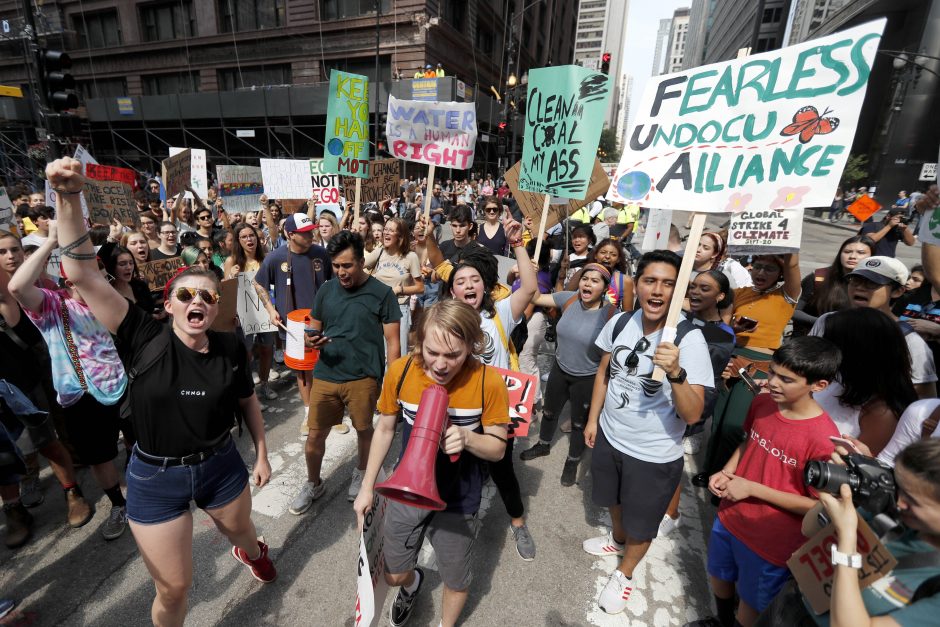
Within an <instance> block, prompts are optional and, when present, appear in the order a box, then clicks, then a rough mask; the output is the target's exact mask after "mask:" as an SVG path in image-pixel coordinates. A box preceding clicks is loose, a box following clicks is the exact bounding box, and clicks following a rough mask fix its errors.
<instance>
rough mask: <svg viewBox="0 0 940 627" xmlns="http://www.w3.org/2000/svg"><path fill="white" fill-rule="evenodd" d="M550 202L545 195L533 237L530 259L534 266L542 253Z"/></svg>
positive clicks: (548, 195)
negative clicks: (536, 231) (532, 253)
mask: <svg viewBox="0 0 940 627" xmlns="http://www.w3.org/2000/svg"><path fill="white" fill-rule="evenodd" d="M551 200H552V196H551V194H545V200H544V201H543V202H542V219H541V220H540V221H539V232H538V233H537V234H536V236H535V237H536V242H535V257H533V258H532V260H533V261H534V262H535V263H536V264H538V262H539V255H540V254H541V253H542V242H544V241H545V237H544V235H545V223H546V222H547V221H548V205H549V203H550V202H551Z"/></svg>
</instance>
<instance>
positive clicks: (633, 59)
mask: <svg viewBox="0 0 940 627" xmlns="http://www.w3.org/2000/svg"><path fill="white" fill-rule="evenodd" d="M691 6H692V2H691V0H655V1H650V0H631V2H630V3H629V6H628V7H627V34H626V37H625V39H626V42H625V43H624V50H623V53H622V54H623V55H624V57H623V59H624V64H623V71H624V72H625V73H627V74H630V75H631V76H633V96H632V98H631V106H630V123H631V124H632V123H633V118H634V117H635V114H636V105H637V103H638V102H640V100H641V99H642V98H643V90H644V89H646V83H647V82H648V81H649V78H650V74H651V73H652V68H653V50H654V49H655V47H656V31H657V30H658V29H659V20H661V19H663V18H667V17H668V18H671V17H672V12H673V11H674V10H676V9H678V8H679V7H691Z"/></svg>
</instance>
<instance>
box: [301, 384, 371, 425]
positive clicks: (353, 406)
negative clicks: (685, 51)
mask: <svg viewBox="0 0 940 627" xmlns="http://www.w3.org/2000/svg"><path fill="white" fill-rule="evenodd" d="M378 400H379V382H378V381H376V380H375V379H372V378H369V377H367V378H365V379H356V380H355V381H346V382H345V383H332V382H331V381H323V380H322V379H314V380H313V385H312V386H311V387H310V413H309V414H308V415H307V426H308V427H309V428H310V429H329V428H330V427H332V426H333V425H338V424H339V423H341V422H342V421H343V413H344V412H345V410H346V408H349V419H350V421H351V422H352V425H353V428H354V429H355V430H356V431H368V430H369V429H371V428H372V415H373V413H375V404H376V402H377V401H378Z"/></svg>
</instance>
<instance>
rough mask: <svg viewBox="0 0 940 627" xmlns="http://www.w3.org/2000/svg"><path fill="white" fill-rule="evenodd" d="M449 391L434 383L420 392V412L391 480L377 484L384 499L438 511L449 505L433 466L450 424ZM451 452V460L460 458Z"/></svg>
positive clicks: (377, 489)
mask: <svg viewBox="0 0 940 627" xmlns="http://www.w3.org/2000/svg"><path fill="white" fill-rule="evenodd" d="M448 402H449V398H448V396H447V390H445V389H444V388H443V387H441V386H439V385H432V386H431V387H429V388H427V389H425V390H424V392H423V393H422V394H421V402H420V404H419V405H418V414H417V416H415V422H414V425H412V427H411V436H410V437H409V438H408V446H407V447H406V448H405V454H404V455H403V456H402V458H401V463H399V464H398V468H396V469H395V472H393V473H392V476H391V477H389V478H388V481H383V482H382V483H380V484H378V485H377V486H375V491H376V492H378V493H379V494H381V495H382V496H384V497H385V498H389V499H392V500H393V501H398V502H399V503H404V504H405V505H412V506H414V507H419V508H421V509H433V510H437V511H441V510H443V509H444V508H445V507H447V503H445V502H444V501H442V500H441V495H440V493H438V491H437V479H436V477H435V474H434V468H435V466H436V462H437V451H438V449H439V448H440V445H441V439H442V438H443V437H444V433H445V432H446V431H447V427H449V426H450V420H448V419H447V404H448ZM459 456H460V455H459V453H458V454H457V455H451V456H450V459H451V461H452V462H453V461H457V458H458V457H459Z"/></svg>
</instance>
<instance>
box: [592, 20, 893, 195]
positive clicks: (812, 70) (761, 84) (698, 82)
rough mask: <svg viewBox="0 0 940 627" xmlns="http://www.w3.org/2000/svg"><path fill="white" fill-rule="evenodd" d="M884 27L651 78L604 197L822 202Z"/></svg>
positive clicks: (879, 23)
mask: <svg viewBox="0 0 940 627" xmlns="http://www.w3.org/2000/svg"><path fill="white" fill-rule="evenodd" d="M884 25H885V20H883V19H882V20H876V21H874V22H869V23H867V24H863V25H861V26H857V27H855V28H851V29H848V30H845V31H842V32H839V33H836V34H834V35H830V36H829V37H824V38H821V39H814V40H812V41H809V42H806V43H803V44H800V45H797V46H790V47H788V48H783V49H782V50H775V51H773V52H768V53H764V54H758V55H755V56H752V57H745V58H742V59H736V60H734V61H729V62H726V63H717V64H714V65H708V66H704V67H700V68H695V69H693V70H689V71H687V72H682V73H678V74H669V75H666V76H660V77H656V79H654V80H652V81H651V82H650V83H649V85H648V86H647V88H646V92H645V93H644V94H643V100H642V102H641V104H640V107H639V109H638V110H639V114H638V116H637V119H636V122H635V125H634V127H633V128H632V129H631V131H630V133H629V134H628V138H627V144H626V146H624V152H623V156H622V158H621V160H620V165H619V167H618V168H617V174H616V175H615V177H614V180H613V182H612V183H611V187H610V191H609V192H608V198H609V199H610V200H613V201H616V202H640V203H642V204H645V205H647V206H652V207H662V208H667V209H680V210H689V211H713V212H738V211H744V210H746V209H795V208H801V207H807V206H809V207H828V206H829V205H830V204H831V202H832V197H833V195H834V193H835V189H836V186H837V185H838V183H839V178H840V176H841V174H842V170H843V169H844V167H845V162H846V160H847V159H848V156H849V149H850V148H851V146H852V140H853V138H854V136H855V127H856V125H857V124H858V117H859V111H860V109H861V107H862V101H863V99H864V97H865V90H866V88H867V85H868V76H869V74H870V73H871V67H872V64H873V63H874V59H875V53H876V52H877V50H878V43H879V41H880V40H881V32H882V30H883V29H884Z"/></svg>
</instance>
